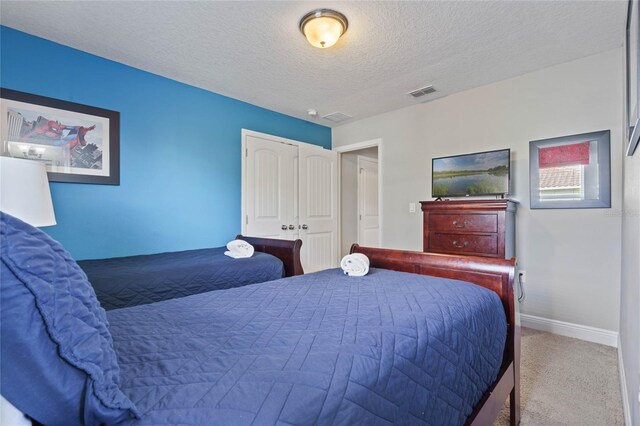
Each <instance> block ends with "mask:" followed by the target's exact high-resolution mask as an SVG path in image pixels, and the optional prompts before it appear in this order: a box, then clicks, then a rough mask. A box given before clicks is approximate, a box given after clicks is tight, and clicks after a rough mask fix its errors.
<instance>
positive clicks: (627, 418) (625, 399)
mask: <svg viewBox="0 0 640 426" xmlns="http://www.w3.org/2000/svg"><path fill="white" fill-rule="evenodd" d="M620 345H621V342H620V337H618V371H619V372H620V393H621V394H622V410H623V411H624V424H625V425H627V426H632V425H631V407H630V406H629V394H628V393H627V377H626V376H625V374H624V361H623V359H622V347H621V346H620Z"/></svg>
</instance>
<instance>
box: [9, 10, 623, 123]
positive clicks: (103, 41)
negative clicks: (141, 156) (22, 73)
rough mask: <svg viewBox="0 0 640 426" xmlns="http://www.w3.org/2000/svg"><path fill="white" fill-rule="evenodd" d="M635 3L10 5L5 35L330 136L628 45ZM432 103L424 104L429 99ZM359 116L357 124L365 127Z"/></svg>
mask: <svg viewBox="0 0 640 426" xmlns="http://www.w3.org/2000/svg"><path fill="white" fill-rule="evenodd" d="M626 5H627V2H626V1H604V2H582V1H579V2H567V1H555V2H553V1H551V2H541V1H520V2H514V1H498V2H453V1H450V2H391V1H389V2H331V1H329V2H319V1H300V2H271V1H261V2H212V1H209V2H204V1H199V2H197V1H194V2H184V1H183V2H155V1H153V2H152V1H126V2H112V1H107V2H104V1H87V2H80V1H73V2H61V1H55V2H50V1H44V2H31V1H2V3H1V4H0V8H1V9H0V22H1V23H2V24H3V25H7V26H9V27H12V28H15V29H18V30H21V31H24V32H27V33H30V34H34V35H37V36H40V37H44V38H46V39H50V40H53V41H55V42H58V43H61V44H64V45H67V46H71V47H74V48H77V49H80V50H84V51H87V52H90V53H93V54H96V55H98V56H102V57H105V58H109V59H112V60H114V61H118V62H122V63H124V64H128V65H131V66H134V67H136V68H140V69H143V70H146V71H150V72H152V73H155V74H159V75H162V76H165V77H169V78H172V79H175V80H178V81H181V82H184V83H188V84H191V85H194V86H198V87H201V88H204V89H207V90H211V91H213V92H217V93H220V94H223V95H226V96H230V97H233V98H236V99H240V100H243V101H246V102H249V103H252V104H255V105H259V106H262V107H265V108H269V109H272V110H275V111H279V112H282V113H285V114H289V115H292V116H296V117H300V118H303V119H306V120H309V121H314V122H318V123H320V124H324V125H327V126H332V125H335V124H334V123H332V122H330V121H328V120H325V119H322V118H320V117H317V118H311V117H309V116H307V114H306V111H307V109H309V108H315V109H317V110H318V113H319V115H320V116H322V115H325V114H329V113H332V112H336V111H340V112H343V113H345V114H348V115H351V116H353V117H354V118H353V119H358V118H363V117H366V116H370V115H374V114H378V113H382V112H385V111H390V110H394V109H398V108H402V107H405V106H409V105H412V104H415V103H417V102H419V100H416V99H413V98H411V97H409V96H407V95H406V93H407V92H408V91H410V90H413V89H416V88H419V87H422V86H425V85H430V84H433V85H434V87H435V88H436V89H438V93H435V94H433V95H429V96H428V97H425V98H423V99H426V98H428V99H429V100H431V99H436V98H437V97H441V96H446V95H449V94H452V93H455V92H459V91H462V90H465V89H469V88H472V87H477V86H481V85H483V84H487V83H490V82H494V81H498V80H502V79H505V78H509V77H513V76H516V75H520V74H524V73H527V72H530V71H534V70H538V69H541V68H544V67H547V66H550V65H554V64H558V63H562V62H566V61H569V60H572V59H577V58H580V57H584V56H588V55H591V54H595V53H598V52H601V51H604V50H608V49H613V48H615V47H618V46H621V45H622V42H623V38H624V24H625V16H626V7H627V6H626ZM317 7H330V8H335V9H336V10H339V11H341V12H342V13H344V14H345V15H346V16H347V18H348V19H349V30H348V31H347V33H346V34H345V35H344V36H343V38H342V39H341V40H340V41H339V42H338V44H336V45H335V46H334V47H332V48H330V49H326V50H320V49H316V48H313V47H311V46H310V45H309V44H308V43H307V42H306V40H305V39H304V37H303V36H302V35H301V34H300V32H299V30H298V21H299V19H300V17H302V16H303V15H304V14H305V13H306V12H308V11H310V10H312V9H314V8H317ZM423 102H424V101H423ZM353 119H352V120H353Z"/></svg>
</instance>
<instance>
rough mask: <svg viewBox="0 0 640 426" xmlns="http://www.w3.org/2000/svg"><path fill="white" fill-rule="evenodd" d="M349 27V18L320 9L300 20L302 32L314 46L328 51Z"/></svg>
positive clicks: (332, 11)
mask: <svg viewBox="0 0 640 426" xmlns="http://www.w3.org/2000/svg"><path fill="white" fill-rule="evenodd" d="M348 25H349V24H348V22H347V18H346V17H345V16H344V15H343V14H341V13H340V12H336V11H334V10H330V9H318V10H314V11H313V12H309V13H307V14H306V15H305V16H304V17H303V18H302V19H301V20H300V31H302V33H303V34H304V36H305V37H306V38H307V41H308V42H309V43H310V44H311V45H312V46H314V47H318V48H320V49H326V48H327V47H331V46H333V45H334V44H336V43H337V42H338V40H339V39H340V37H341V36H342V34H344V33H345V31H347V27H348Z"/></svg>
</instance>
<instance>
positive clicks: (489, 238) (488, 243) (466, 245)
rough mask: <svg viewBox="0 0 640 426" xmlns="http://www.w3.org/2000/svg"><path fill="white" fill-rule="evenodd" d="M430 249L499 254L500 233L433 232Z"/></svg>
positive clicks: (489, 254) (430, 238)
mask: <svg viewBox="0 0 640 426" xmlns="http://www.w3.org/2000/svg"><path fill="white" fill-rule="evenodd" d="M429 251H436V252H439V253H466V254H478V255H484V256H498V254H499V253H498V234H489V235H464V234H443V233H432V234H430V235H429Z"/></svg>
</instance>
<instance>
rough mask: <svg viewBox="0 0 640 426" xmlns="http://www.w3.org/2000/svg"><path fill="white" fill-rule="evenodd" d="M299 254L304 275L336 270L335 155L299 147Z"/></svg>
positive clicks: (336, 185)
mask: <svg viewBox="0 0 640 426" xmlns="http://www.w3.org/2000/svg"><path fill="white" fill-rule="evenodd" d="M298 152H299V167H300V170H299V174H298V178H299V187H300V189H299V202H298V203H299V204H298V205H299V209H300V210H299V211H300V239H301V240H302V250H301V253H300V256H301V260H302V267H303V268H304V270H305V272H307V271H308V272H314V271H321V270H323V269H328V268H334V267H336V264H337V260H338V170H337V167H338V154H337V153H335V152H333V151H328V150H326V149H318V148H315V147H313V146H312V145H300V146H299V150H298Z"/></svg>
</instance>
